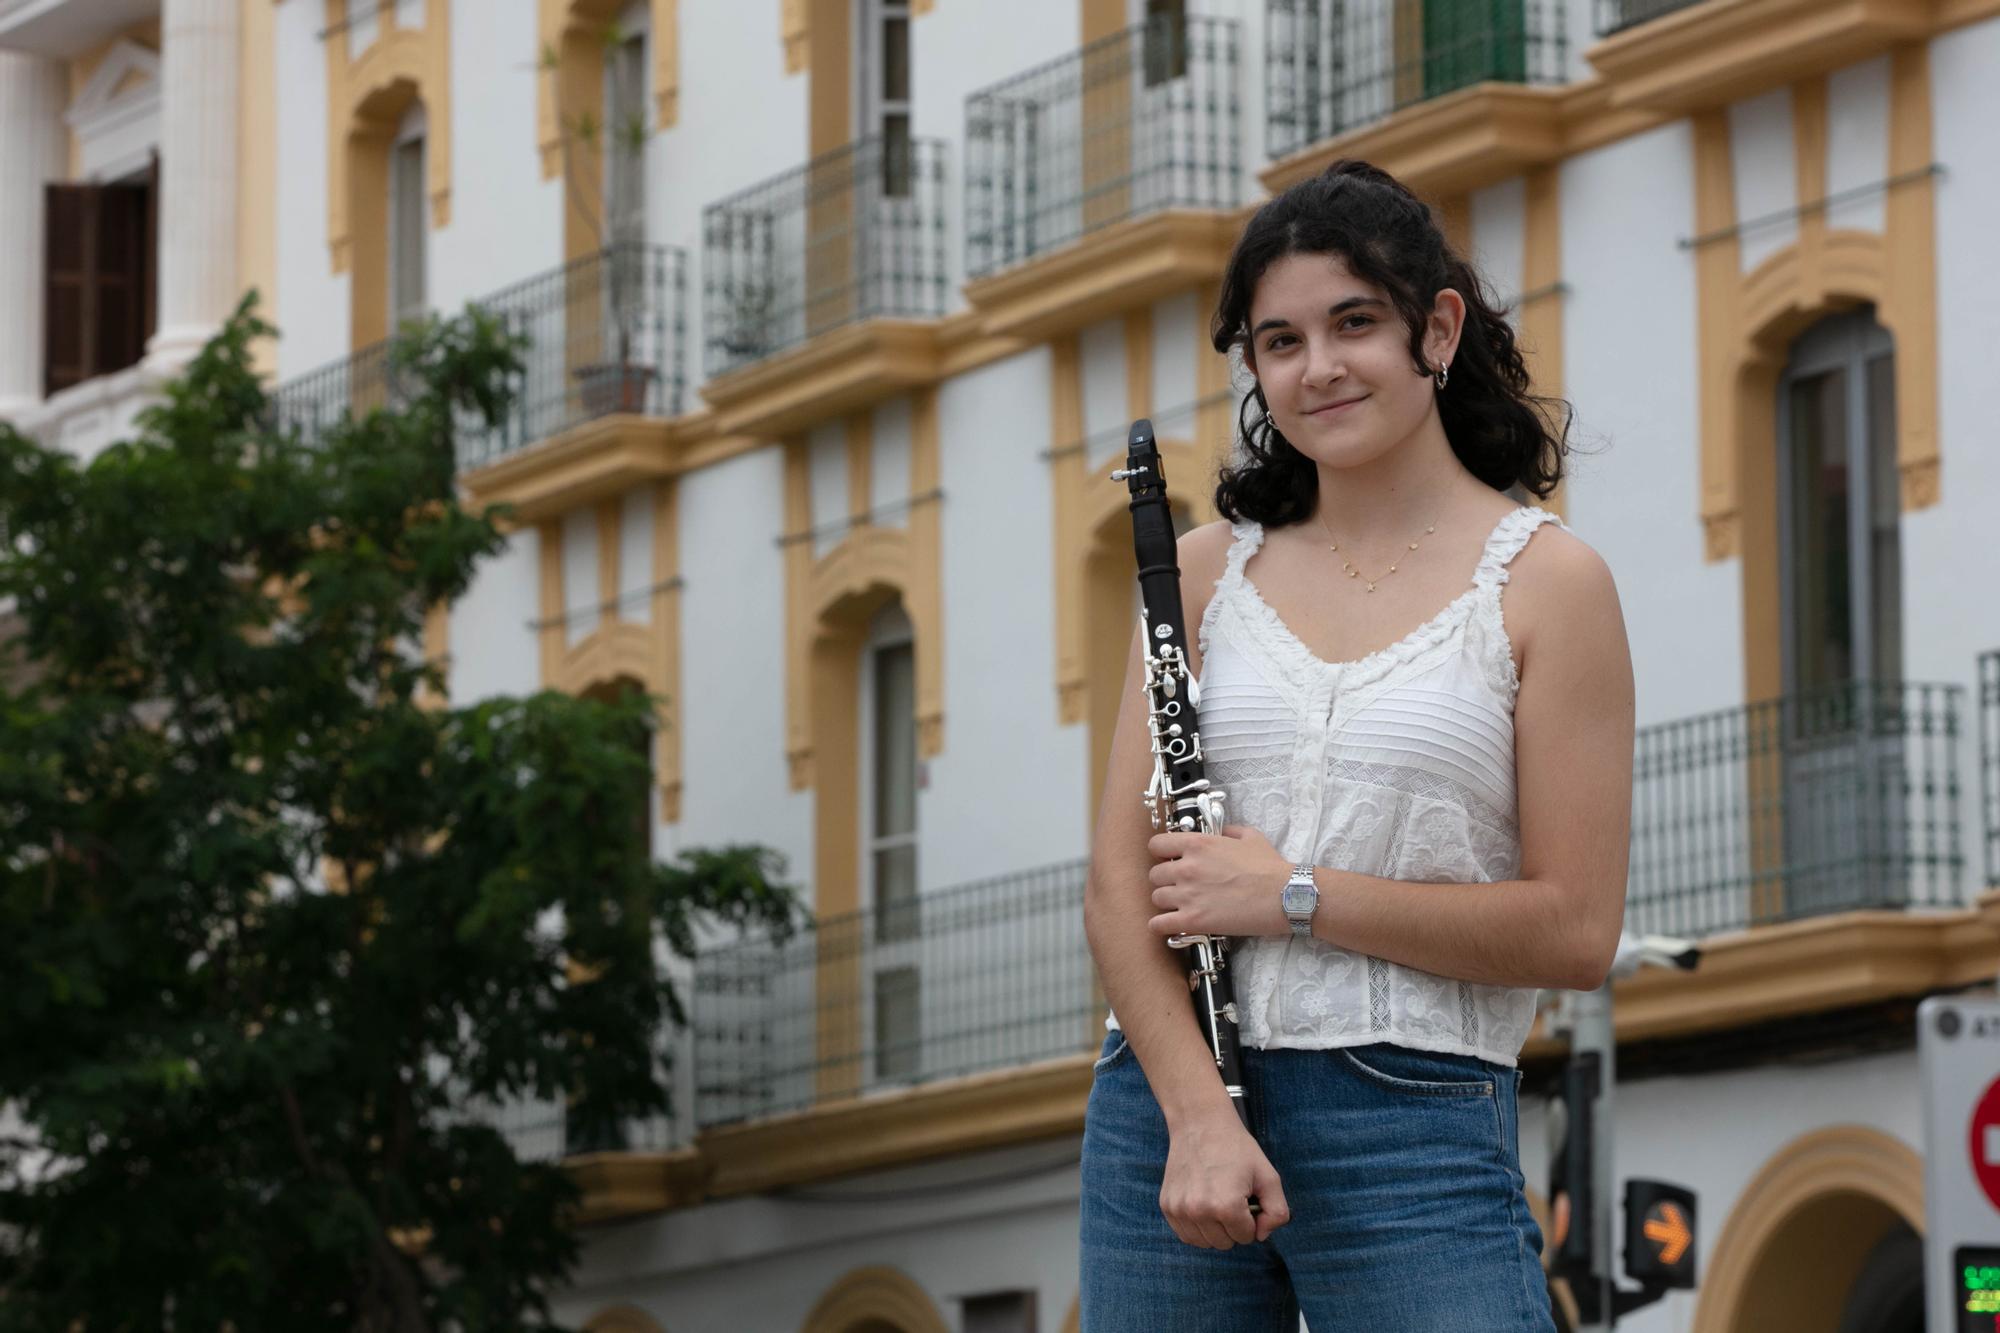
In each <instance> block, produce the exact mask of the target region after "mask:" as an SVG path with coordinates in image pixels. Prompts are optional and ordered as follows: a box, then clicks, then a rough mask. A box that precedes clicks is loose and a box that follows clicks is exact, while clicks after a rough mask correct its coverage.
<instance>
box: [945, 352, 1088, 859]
mask: <svg viewBox="0 0 2000 1333" xmlns="http://www.w3.org/2000/svg"><path fill="white" fill-rule="evenodd" d="M1048 397H1049V355H1048V352H1047V350H1046V349H1045V348H1037V349H1035V350H1034V351H1032V352H1025V353H1023V354H1021V355H1019V356H1016V357H1012V358H1009V359H1008V360H1005V361H998V362H995V363H993V364H992V365H989V366H986V367H984V368H982V369H980V370H977V371H974V372H973V373H971V374H969V375H962V376H959V377H958V378H956V379H953V380H951V381H949V382H947V383H946V384H945V385H944V386H943V387H942V389H941V390H940V392H939V395H938V425H939V440H940V447H939V485H940V487H941V488H942V489H943V491H944V493H945V498H944V501H943V506H944V507H943V509H942V511H941V517H942V522H941V524H940V531H941V541H942V543H943V547H944V550H943V577H944V585H943V592H944V687H945V716H944V735H945V741H944V752H943V753H942V754H940V755H938V756H937V757H936V758H935V759H932V760H930V761H929V763H928V764H927V765H926V768H927V769H928V781H927V783H926V786H925V788H924V790H923V791H922V793H921V795H920V797H919V804H918V809H917V827H918V830H919V833H920V836H921V838H922V842H921V845H920V849H919V851H918V859H917V864H918V865H919V866H921V867H923V883H924V888H925V889H926V890H927V891H928V890H931V889H937V888H945V887H949V886H951V885H954V884H961V883H964V882H966V881H968V880H973V879H981V878H984V877H986V876H988V875H999V874H1006V873H1008V872H1011V871H1015V870H1023V869H1026V868H1028V867H1030V866H1038V865H1046V864H1048V863H1050V862H1053V861H1063V860H1068V859H1071V858H1073V857H1078V856H1082V855H1083V854H1084V853H1085V852H1086V851H1087V850H1088V848H1087V844H1086V833H1085V827H1086V819H1085V814H1086V810H1085V801H1086V795H1085V792H1084V787H1085V785H1086V777H1087V771H1088V768H1089V764H1088V761H1087V758H1086V751H1085V748H1084V746H1085V728H1084V727H1083V726H1081V725H1075V726H1069V727H1064V726H1061V725H1059V724H1058V721H1057V712H1056V688H1055V647H1054V645H1055V611H1054V599H1055V582H1054V579H1055V571H1054V568H1053V565H1052V558H1053V557H1052V554H1051V548H1052V546H1053V528H1052V523H1053V521H1054V520H1053V517H1052V514H1051V510H1050V480H1049V465H1048V463H1047V462H1046V461H1045V460H1044V459H1042V457H1041V456H1040V451H1041V450H1043V449H1046V448H1047V447H1049V443H1050V441H1049V438H1048V434H1049V426H1048V422H1049V404H1048Z"/></svg>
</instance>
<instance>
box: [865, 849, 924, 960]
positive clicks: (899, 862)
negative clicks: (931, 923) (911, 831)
mask: <svg viewBox="0 0 2000 1333" xmlns="http://www.w3.org/2000/svg"><path fill="white" fill-rule="evenodd" d="M874 908H875V940H876V942H877V943H878V944H891V943H894V942H895V941H897V940H909V939H915V938H916V937H917V932H918V929H919V927H920V926H921V924H922V923H921V919H920V916H919V908H918V906H917V847H916V844H915V843H914V842H904V843H901V844H899V845H897V846H894V847H882V848H878V849H877V850H876V852H875V903H874Z"/></svg>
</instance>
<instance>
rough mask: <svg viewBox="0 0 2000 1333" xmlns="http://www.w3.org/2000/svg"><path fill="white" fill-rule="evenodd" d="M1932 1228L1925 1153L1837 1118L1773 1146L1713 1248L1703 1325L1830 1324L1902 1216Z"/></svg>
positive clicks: (1701, 1306) (1704, 1329) (1717, 1330)
mask: <svg viewBox="0 0 2000 1333" xmlns="http://www.w3.org/2000/svg"><path fill="white" fill-rule="evenodd" d="M1898 1221H1901V1222H1902V1223H1904V1224H1905V1225H1907V1226H1908V1227H1909V1228H1910V1229H1911V1230H1913V1231H1915V1232H1916V1233H1917V1234H1918V1235H1922V1234H1923V1232H1924V1226H1925V1220H1924V1166H1923V1158H1922V1157H1920V1156H1919V1155H1918V1153H1917V1151H1916V1150H1915V1149H1914V1148H1912V1147H1910V1146H1909V1145H1908V1144H1906V1143H1904V1142H1903V1141H1902V1140H1901V1139H1898V1138H1895V1137H1893V1136H1891V1135H1889V1134H1885V1133H1883V1132H1882V1131H1881V1130H1879V1129H1875V1128H1873V1127H1872V1126H1865V1125H1831V1126H1828V1127H1827V1128H1825V1129H1819V1130H1814V1131H1813V1132H1811V1133H1809V1134H1803V1135H1801V1136H1799V1137H1798V1138H1796V1139H1794V1140H1792V1141H1791V1142H1790V1143H1788V1144H1786V1145H1785V1146H1784V1147H1783V1148H1781V1149H1780V1150H1779V1151H1778V1152H1776V1153H1774V1154H1772V1156H1771V1158H1770V1160H1768V1161H1767V1162H1765V1163H1764V1166H1763V1168H1762V1169H1761V1170H1759V1171H1758V1172H1757V1174H1756V1175H1755V1176H1754V1177H1753V1178H1752V1179H1751V1180H1750V1182H1749V1183H1748V1184H1747V1185H1745V1186H1744V1187H1743V1193H1742V1194H1741V1195H1740V1196H1739V1197H1738V1199H1737V1202H1736V1206H1735V1208H1733V1209H1732V1210H1731V1211H1730V1214H1729V1219H1728V1221H1727V1222H1726V1223H1724V1225H1723V1227H1722V1230H1721V1232H1720V1234H1718V1235H1717V1237H1716V1239H1715V1242H1714V1243H1713V1244H1712V1245H1709V1246H1707V1247H1706V1252H1707V1254H1708V1256H1709V1270H1708V1272H1707V1273H1706V1274H1704V1275H1703V1277H1702V1283H1701V1290H1700V1292H1699V1293H1698V1300H1697V1303H1696V1306H1695V1312H1694V1324H1693V1328H1694V1333H1727V1331H1728V1330H1731V1329H1742V1328H1769V1327H1774V1326H1775V1325H1774V1324H1773V1322H1772V1321H1773V1320H1774V1319H1776V1320H1777V1321H1778V1322H1781V1323H1784V1324H1786V1325H1788V1326H1791V1327H1798V1328H1813V1327H1831V1326H1832V1325H1833V1324H1836V1323H1838V1322H1839V1320H1840V1315H1841V1310H1842V1307H1843V1305H1844V1304H1845V1302H1846V1299H1847V1283H1846V1281H1845V1280H1835V1281H1828V1280H1827V1279H1828V1277H1829V1276H1830V1275H1839V1276H1840V1278H1841V1279H1846V1278H1851V1276H1852V1275H1853V1274H1854V1273H1855V1272H1856V1271H1858V1269H1859V1267H1860V1264H1861V1262H1862V1260H1863V1259H1864V1258H1865V1257H1866V1256H1867V1254H1868V1252H1869V1250H1871V1249H1873V1248H1874V1246H1875V1244H1876V1243H1877V1242H1878V1241H1880V1239H1881V1238H1882V1235H1883V1234H1884V1233H1885V1232H1886V1231H1887V1230H1888V1229H1889V1228H1890V1227H1891V1226H1893V1225H1894V1224H1895V1223H1896V1222H1898Z"/></svg>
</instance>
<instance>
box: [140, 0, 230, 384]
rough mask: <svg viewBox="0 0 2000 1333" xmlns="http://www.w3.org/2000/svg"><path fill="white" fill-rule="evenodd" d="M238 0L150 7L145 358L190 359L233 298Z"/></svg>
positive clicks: (168, 366)
mask: <svg viewBox="0 0 2000 1333" xmlns="http://www.w3.org/2000/svg"><path fill="white" fill-rule="evenodd" d="M237 5H238V0H163V3H162V4H161V6H160V9H161V15H160V19H161V21H160V82H161V88H160V205H159V208H160V213H159V216H160V254H159V262H160V289H159V305H158V307H157V309H158V311H159V318H158V321H157V325H156V331H155V332H154V334H153V341H152V342H151V343H150V344H148V346H147V356H146V361H147V365H148V366H149V367H150V368H152V369H155V370H160V371H172V370H174V369H176V368H178V367H179V366H181V365H184V364H186V362H187V361H189V360H190V359H192V358H193V356H194V354H195V353H196V352H197V351H199V350H200V349H201V345H202V344H203V343H204V342H206V341H207V340H208V339H209V337H210V336H211V335H213V334H214V332H215V330H216V329H217V328H218V327H219V326H220V325H221V323H222V321H223V320H224V319H225V318H227V317H228V315H229V312H230V310H231V309H233V308H234V306H235V304H236V297H237V290H236V188H237V163H236V140H237V115H238V111H237V85H238V82H239V79H240V70H239V67H238V53H237V52H238V46H237V41H238V37H237V25H238V23H239V21H240V20H239V17H238V12H239V11H238V8H237Z"/></svg>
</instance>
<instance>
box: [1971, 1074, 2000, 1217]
mask: <svg viewBox="0 0 2000 1333" xmlns="http://www.w3.org/2000/svg"><path fill="white" fill-rule="evenodd" d="M1970 1138H1971V1142H1970V1143H1969V1144H1968V1145H1967V1146H1968V1147H1970V1148H1971V1150H1972V1175H1973V1178H1974V1179H1976V1180H1977V1181H1978V1182H1979V1188H1981V1189H1983V1190H1985V1191H1986V1198H1987V1201H1988V1202H1990V1203H1991V1204H1992V1205H1993V1206H1994V1208H1996V1209H2000V1078H1996V1079H1994V1080H1993V1081H1992V1082H1991V1083H1989V1084H1987V1085H1986V1091H1985V1092H1983V1093H1981V1094H1980V1095H1979V1101H1978V1103H1977V1104H1976V1105H1975V1106H1974V1107H1973V1108H1972V1133H1971V1136H1970Z"/></svg>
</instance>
